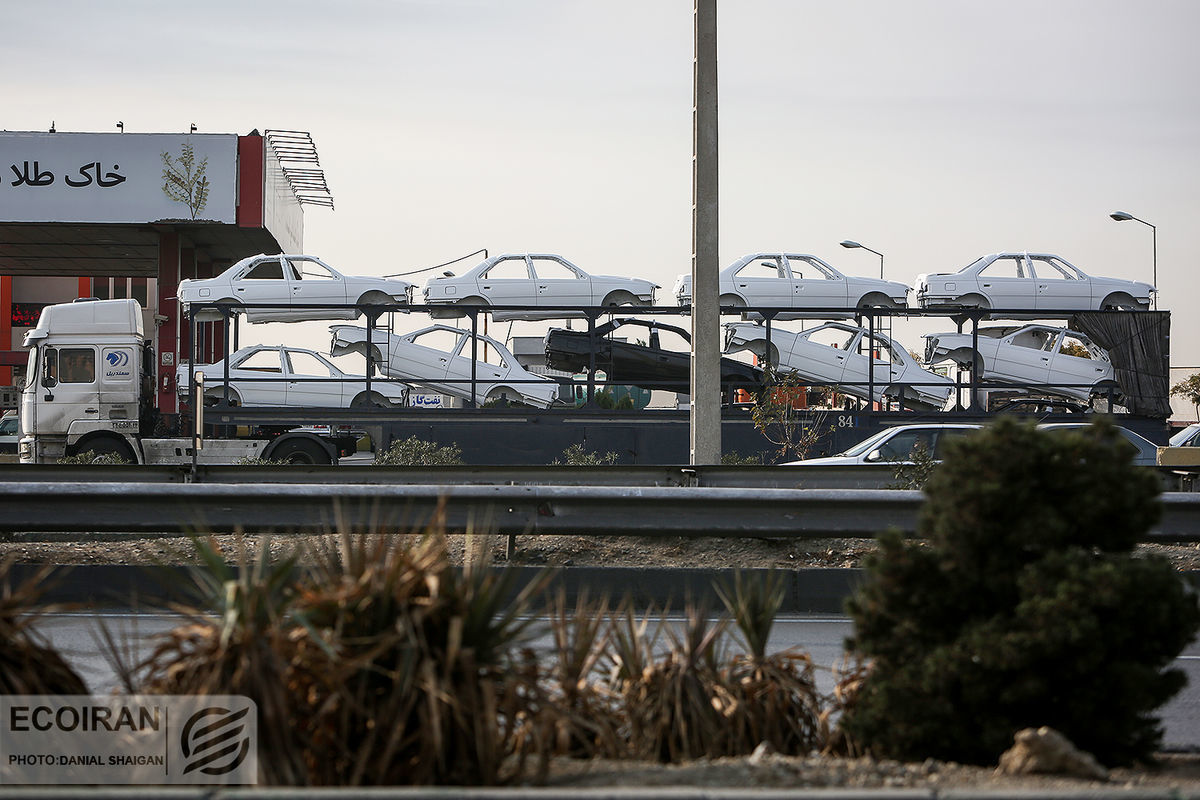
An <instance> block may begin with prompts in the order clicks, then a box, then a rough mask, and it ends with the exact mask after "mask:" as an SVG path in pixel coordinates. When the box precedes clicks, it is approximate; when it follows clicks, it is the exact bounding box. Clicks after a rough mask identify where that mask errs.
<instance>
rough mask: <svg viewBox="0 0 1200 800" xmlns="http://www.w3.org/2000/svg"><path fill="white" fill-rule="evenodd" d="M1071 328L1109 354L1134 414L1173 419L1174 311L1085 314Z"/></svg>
mask: <svg viewBox="0 0 1200 800" xmlns="http://www.w3.org/2000/svg"><path fill="white" fill-rule="evenodd" d="M1071 328H1072V329H1074V330H1077V331H1079V332H1080V333H1083V334H1086V335H1087V336H1088V337H1089V338H1090V339H1091V340H1092V341H1093V342H1095V343H1096V344H1097V345H1099V346H1100V347H1103V348H1104V349H1105V350H1107V351H1108V357H1109V358H1110V359H1111V360H1112V365H1113V372H1114V375H1113V377H1114V378H1115V379H1116V381H1117V383H1118V384H1120V385H1121V391H1122V393H1123V394H1124V395H1125V402H1124V403H1123V405H1124V406H1125V407H1126V408H1127V409H1129V413H1130V414H1138V415H1141V416H1146V417H1154V418H1157V419H1166V418H1167V417H1169V416H1171V402H1170V398H1169V397H1168V393H1169V391H1170V384H1171V377H1170V364H1171V312H1169V311H1117V312H1100V311H1085V312H1082V313H1079V314H1076V315H1075V316H1073V317H1071Z"/></svg>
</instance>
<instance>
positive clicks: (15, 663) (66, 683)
mask: <svg viewBox="0 0 1200 800" xmlns="http://www.w3.org/2000/svg"><path fill="white" fill-rule="evenodd" d="M15 561H16V557H15V556H10V557H8V558H6V559H4V560H3V561H0V694H4V695H13V694H87V686H86V685H85V684H84V682H83V679H82V678H80V677H79V675H78V673H76V672H75V670H73V669H71V667H70V665H68V664H67V662H66V661H64V660H63V658H62V656H61V655H59V653H58V651H57V650H55V649H54V648H53V647H51V646H50V644H49V643H48V642H46V641H45V640H44V639H43V638H42V637H41V636H39V635H38V634H37V632H36V631H35V630H34V629H33V627H34V624H35V623H36V622H37V619H38V617H39V616H40V615H41V614H44V613H46V612H48V611H53V610H54V607H52V606H47V605H43V604H42V603H41V598H42V595H43V594H44V593H45V591H46V589H47V588H48V585H47V584H48V581H49V579H50V577H51V573H52V572H53V568H52V567H43V568H41V569H39V570H38V571H37V572H36V573H34V574H33V575H32V576H30V577H29V578H28V579H26V580H25V581H24V582H22V583H21V584H20V585H19V586H16V587H14V586H13V585H12V581H11V571H12V566H13V563H14V562H15Z"/></svg>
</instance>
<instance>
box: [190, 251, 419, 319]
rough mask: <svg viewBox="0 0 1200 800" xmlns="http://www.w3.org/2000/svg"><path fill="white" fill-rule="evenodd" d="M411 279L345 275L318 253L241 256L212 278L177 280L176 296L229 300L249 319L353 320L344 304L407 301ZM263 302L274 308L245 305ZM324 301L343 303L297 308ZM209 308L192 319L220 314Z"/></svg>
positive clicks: (196, 300)
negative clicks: (322, 306)
mask: <svg viewBox="0 0 1200 800" xmlns="http://www.w3.org/2000/svg"><path fill="white" fill-rule="evenodd" d="M412 287H413V284H412V283H410V282H408V281H405V280H400V279H398V278H372V277H365V276H354V275H343V274H342V273H340V272H338V271H337V270H335V269H334V268H333V267H331V266H329V265H328V264H326V263H325V262H324V261H322V260H321V259H319V258H317V257H316V256H305V255H293V254H284V255H257V256H250V257H249V258H243V259H242V260H241V261H239V262H237V263H236V264H234V265H233V266H232V267H230V268H229V269H227V270H225V271H224V272H222V273H221V274H220V275H218V276H216V277H215V278H202V279H192V278H187V279H185V280H182V281H180V282H179V290H178V293H177V296H178V298H179V302H180V303H182V304H184V305H185V306H189V305H192V304H197V303H218V302H222V303H231V304H233V305H234V306H235V307H241V308H239V309H238V310H239V311H241V312H244V313H245V314H246V321H247V322H303V321H306V320H322V319H354V318H356V317H357V316H358V315H359V313H358V310H357V309H355V308H348V307H346V306H347V305H352V304H355V303H375V304H379V305H383V304H392V303H403V304H407V303H408V302H409V299H410V294H411V290H412ZM252 303H263V304H270V305H276V306H279V307H278V308H244V305H246V304H252ZM312 304H326V305H339V306H343V307H342V308H299V307H298V306H300V305H312ZM220 318H221V317H220V314H219V313H218V312H216V311H215V310H213V309H206V310H201V311H199V313H198V316H197V317H196V319H198V320H201V321H206V320H213V319H220Z"/></svg>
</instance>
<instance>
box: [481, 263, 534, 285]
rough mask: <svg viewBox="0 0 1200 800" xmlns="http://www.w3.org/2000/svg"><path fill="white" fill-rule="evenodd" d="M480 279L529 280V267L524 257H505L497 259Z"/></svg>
mask: <svg viewBox="0 0 1200 800" xmlns="http://www.w3.org/2000/svg"><path fill="white" fill-rule="evenodd" d="M479 278H480V280H489V281H498V280H513V279H516V280H528V279H529V267H527V266H526V264H525V259H524V257H517V258H505V259H502V260H500V261H497V262H496V263H495V264H493V265H492V266H491V268H489V269H488V271H487V272H485V273H483V274H482V275H480V276H479Z"/></svg>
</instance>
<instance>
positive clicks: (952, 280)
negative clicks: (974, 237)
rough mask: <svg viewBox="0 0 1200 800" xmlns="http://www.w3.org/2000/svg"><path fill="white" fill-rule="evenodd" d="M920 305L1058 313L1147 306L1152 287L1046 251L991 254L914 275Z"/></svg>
mask: <svg viewBox="0 0 1200 800" xmlns="http://www.w3.org/2000/svg"><path fill="white" fill-rule="evenodd" d="M913 289H914V297H915V300H916V303H917V305H918V306H920V307H921V308H938V307H967V308H994V309H1001V310H1009V309H1012V310H1015V311H1029V312H1037V313H1023V314H1011V315H1006V316H1011V317H1012V318H1014V319H1024V318H1033V319H1037V318H1045V317H1047V316H1057V315H1055V314H1054V313H1053V312H1056V311H1061V312H1073V311H1100V310H1104V309H1107V308H1128V309H1134V310H1143V311H1144V310H1146V309H1148V308H1150V295H1151V294H1152V293H1153V292H1154V291H1155V289H1154V287H1153V286H1151V285H1150V284H1148V283H1143V282H1141V281H1127V280H1123V279H1121V278H1100V277H1096V276H1093V275H1088V274H1086V273H1085V272H1083V270H1081V269H1079V268H1077V267H1075V266H1073V265H1072V264H1070V263H1068V262H1067V261H1066V260H1065V259H1063V258H1060V257H1059V256H1056V255H1051V254H1050V253H1029V252H1020V253H1017V252H1010V253H992V254H991V255H987V256H982V257H980V258H977V259H975V261H973V262H971V263H970V264H968V265H967V266H965V267H963V268H962V269H960V270H959V271H958V272H953V273H946V272H935V273H928V274H924V275H918V276H917V280H916V283H915V284H914V286H913Z"/></svg>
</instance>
